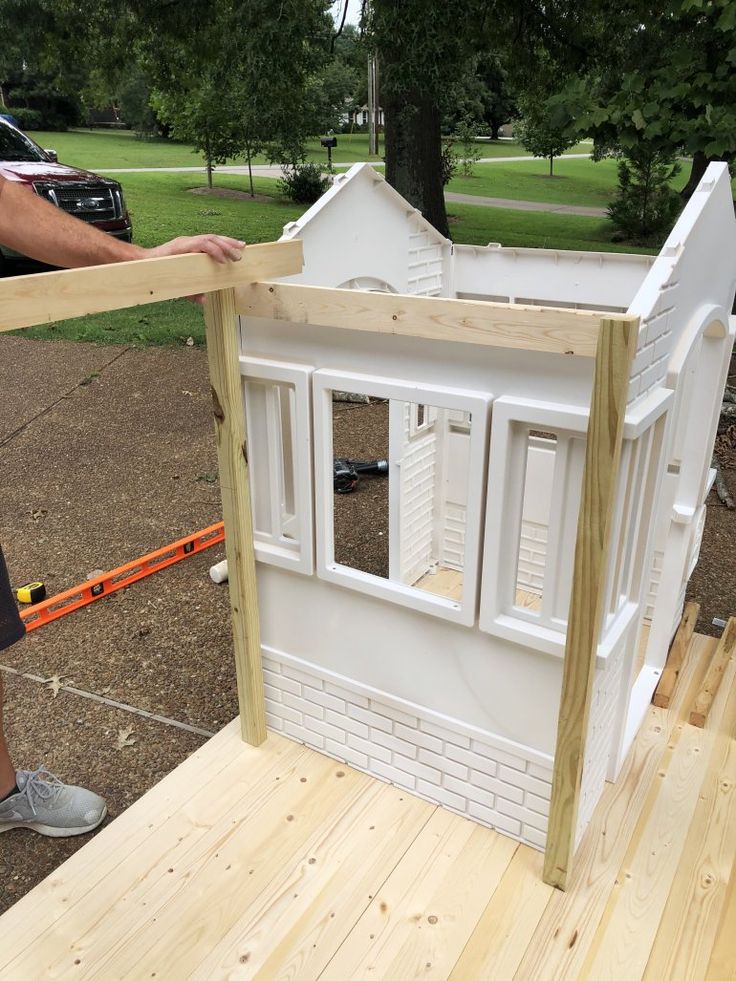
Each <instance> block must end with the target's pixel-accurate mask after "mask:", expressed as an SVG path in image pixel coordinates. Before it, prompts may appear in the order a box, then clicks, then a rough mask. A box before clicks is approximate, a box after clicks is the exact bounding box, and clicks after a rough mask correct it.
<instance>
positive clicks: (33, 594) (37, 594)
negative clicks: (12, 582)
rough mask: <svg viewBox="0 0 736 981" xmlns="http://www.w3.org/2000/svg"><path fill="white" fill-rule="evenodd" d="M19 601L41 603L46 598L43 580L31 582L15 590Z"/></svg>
mask: <svg viewBox="0 0 736 981" xmlns="http://www.w3.org/2000/svg"><path fill="white" fill-rule="evenodd" d="M15 595H16V598H17V600H18V602H19V603H40V602H41V600H42V599H46V587H45V586H44V584H43V583H42V582H29V583H26V585H25V586H21V587H20V588H19V589H16V591H15Z"/></svg>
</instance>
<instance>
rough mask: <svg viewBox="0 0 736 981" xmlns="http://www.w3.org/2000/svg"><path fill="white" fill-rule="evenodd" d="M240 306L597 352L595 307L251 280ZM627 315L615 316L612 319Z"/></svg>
mask: <svg viewBox="0 0 736 981" xmlns="http://www.w3.org/2000/svg"><path fill="white" fill-rule="evenodd" d="M236 306H237V310H238V313H240V314H243V315H244V316H248V317H265V318H268V319H271V320H289V321H292V322H293V323H297V324H311V325H320V326H322V327H339V328H344V329H346V330H362V331H370V332H373V333H378V334H396V335H401V336H404V337H419V338H423V339H427V340H436V341H453V342H456V343H457V342H461V343H466V344H483V345H490V346H492V347H503V348H512V349H515V350H523V351H544V352H547V353H552V354H568V355H573V354H576V355H578V356H580V357H587V358H592V357H595V354H596V350H597V341H598V334H599V330H600V324H601V314H600V313H594V312H591V311H588V310H569V309H565V308H560V307H532V306H523V305H521V304H510V303H486V302H484V301H481V300H457V299H449V298H445V297H434V296H432V297H429V296H404V295H400V294H390V293H369V292H364V291H360V290H340V289H327V288H325V287H321V286H302V285H299V284H295V283H262V282H258V283H253V284H251V285H249V286H243V287H241V288H240V289H238V290H237V293H236ZM627 319H628V321H629V322H633V318H621V320H619V321H618V322H619V323H621V322H622V321H623V322H625V321H626V320H627Z"/></svg>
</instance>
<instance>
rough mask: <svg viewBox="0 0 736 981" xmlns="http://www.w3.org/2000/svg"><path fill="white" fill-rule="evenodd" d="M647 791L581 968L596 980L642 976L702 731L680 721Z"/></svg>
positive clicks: (697, 781) (678, 848) (698, 773)
mask: <svg viewBox="0 0 736 981" xmlns="http://www.w3.org/2000/svg"><path fill="white" fill-rule="evenodd" d="M681 729H682V731H681V733H680V734H679V738H678V739H677V741H676V742H675V743H674V746H673V747H672V748H670V749H668V750H667V752H666V753H665V757H664V759H663V761H662V765H661V768H660V773H661V774H662V775H661V777H660V780H659V781H658V782H655V783H654V784H653V785H652V787H651V791H650V800H651V808H650V812H649V814H648V818H647V821H646V822H644V823H642V824H641V825H640V826H639V827H638V828H637V832H636V833H635V834H634V837H633V839H632V841H631V845H630V846H629V850H628V852H627V854H626V856H625V858H624V861H623V863H622V865H621V869H620V871H619V874H618V876H617V878H616V882H615V885H614V887H613V890H612V892H611V895H610V897H609V900H608V903H607V904H606V909H605V912H604V914H603V917H602V919H601V922H600V925H599V927H598V930H597V932H596V937H595V940H594V942H593V944H592V946H591V949H590V951H589V953H588V957H587V959H586V962H585V965H584V967H583V972H582V974H583V977H591V978H596V981H599V979H600V981H604V979H609V981H620V979H621V978H640V977H641V976H642V974H643V973H644V969H645V967H646V963H647V958H648V956H649V952H650V950H651V948H652V944H653V942H654V938H655V936H656V933H657V929H658V927H659V922H660V919H661V916H662V912H663V910H664V906H665V903H666V901H667V896H668V894H669V890H670V888H671V886H672V882H673V880H674V877H675V874H676V872H677V865H678V862H679V859H680V856H681V854H682V849H683V846H684V843H685V837H686V835H687V828H688V826H689V824H690V819H691V818H692V815H693V812H694V810H695V806H696V804H697V800H698V794H699V792H700V787H701V785H702V783H703V767H702V751H703V746H704V739H705V736H704V733H703V731H702V730H700V729H695V728H694V727H692V726H687V725H684V724H681Z"/></svg>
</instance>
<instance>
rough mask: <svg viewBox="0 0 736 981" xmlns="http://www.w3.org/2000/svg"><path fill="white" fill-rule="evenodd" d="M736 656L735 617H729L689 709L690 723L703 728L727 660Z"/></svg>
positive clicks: (724, 671)
mask: <svg viewBox="0 0 736 981" xmlns="http://www.w3.org/2000/svg"><path fill="white" fill-rule="evenodd" d="M734 656H736V617H731V618H730V619H729V621H728V623H727V624H726V629H725V630H724V631H723V633H722V634H721V639H720V640H719V641H718V646H717V647H716V649H715V651H714V653H713V657H712V658H711V662H710V665H709V667H708V671H707V673H706V675H705V681H704V682H703V687H702V689H701V690H700V691H699V692H698V695H697V697H696V699H695V704H694V705H693V707H692V709H691V711H690V719H689V722H690V725H692V726H697V727H698V728H699V729H702V728H704V726H705V723H706V721H707V719H708V713H709V712H710V709H711V706H712V704H713V701H714V699H715V697H716V695H717V694H718V689H719V688H720V686H721V681H722V680H723V675H724V674H725V673H726V668H727V667H728V664H729V662H730V661H731V660H732V659H733V658H734Z"/></svg>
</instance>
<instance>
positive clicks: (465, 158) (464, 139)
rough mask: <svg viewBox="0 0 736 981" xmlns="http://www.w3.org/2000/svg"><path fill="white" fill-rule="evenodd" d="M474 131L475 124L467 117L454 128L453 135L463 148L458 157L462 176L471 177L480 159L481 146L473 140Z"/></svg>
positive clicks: (475, 131) (475, 129)
mask: <svg viewBox="0 0 736 981" xmlns="http://www.w3.org/2000/svg"><path fill="white" fill-rule="evenodd" d="M476 133H477V124H476V123H474V121H473V120H472V119H469V118H468V117H466V118H465V119H463V120H462V122H460V123H458V125H457V127H456V129H455V136H456V137H457V139H458V140H459V141H460V143H461V145H462V148H463V151H462V156H461V157H460V166H461V167H462V171H463V177H472V176H473V170H474V168H475V165H476V164H477V163H478V161H479V160H480V156H481V148H480V147H479V146H478V144H477V143H476V142H475V137H476Z"/></svg>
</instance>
